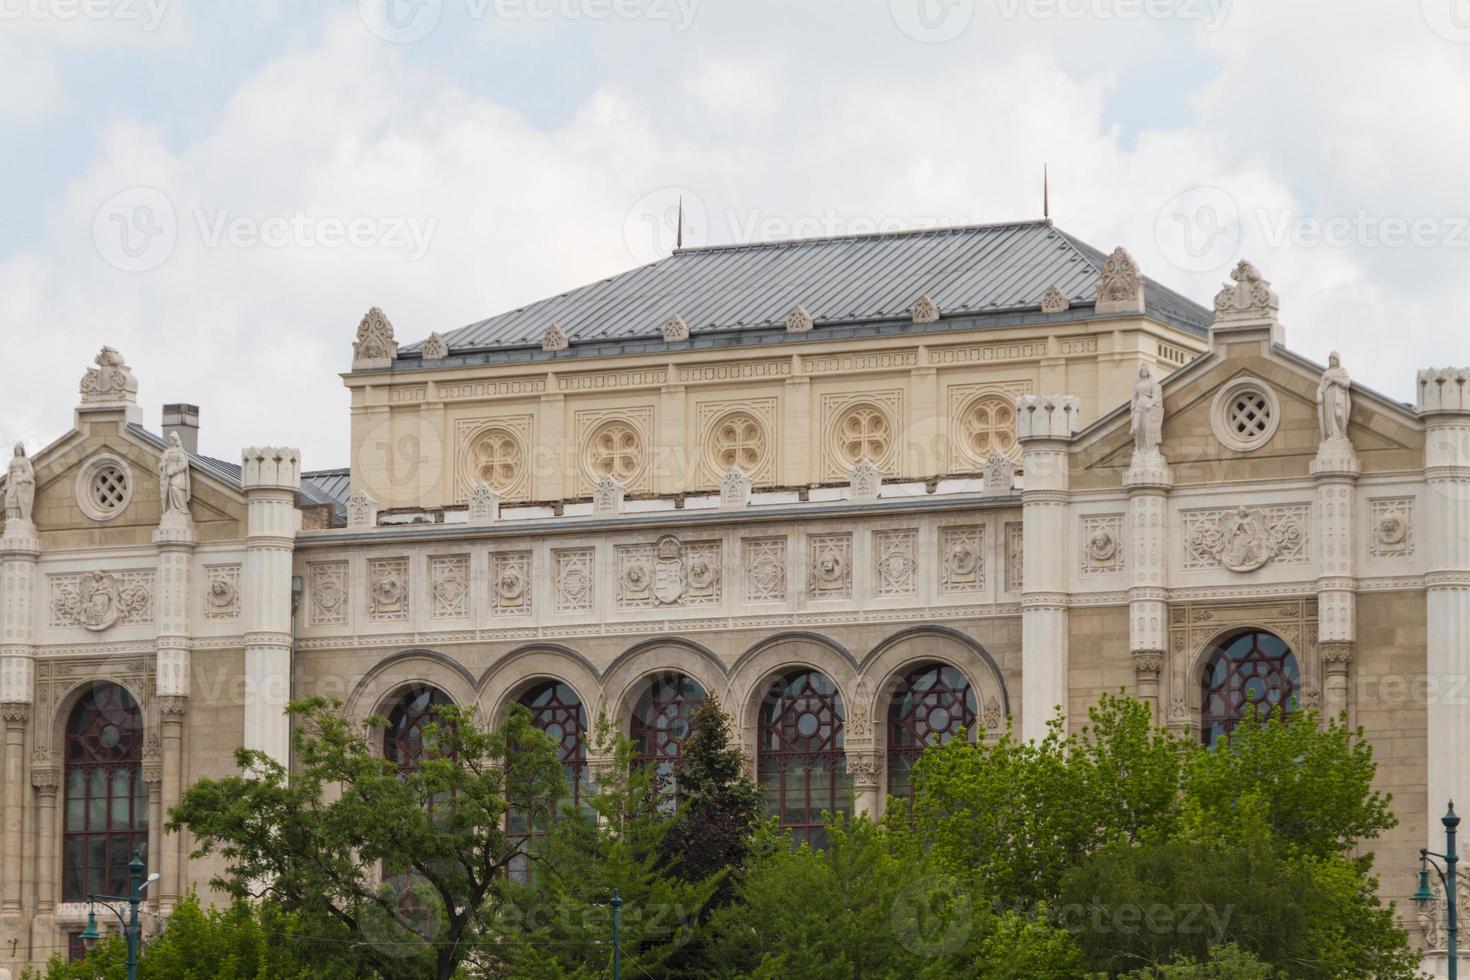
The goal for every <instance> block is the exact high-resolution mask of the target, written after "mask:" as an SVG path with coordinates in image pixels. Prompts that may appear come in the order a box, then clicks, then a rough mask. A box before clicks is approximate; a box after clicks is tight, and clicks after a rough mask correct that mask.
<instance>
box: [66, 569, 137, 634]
mask: <svg viewBox="0 0 1470 980" xmlns="http://www.w3.org/2000/svg"><path fill="white" fill-rule="evenodd" d="M47 579H48V581H49V582H50V585H51V626H52V628H55V629H64V628H67V627H77V626H79V627H81V628H82V629H85V630H90V631H92V632H94V633H100V632H102V631H103V630H105V629H108V628H110V627H112V626H114V625H117V626H142V625H146V624H148V623H151V622H153V573H152V572H151V571H137V572H103V571H96V572H87V573H84V574H81V575H48V576H47Z"/></svg>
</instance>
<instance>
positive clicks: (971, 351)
mask: <svg viewBox="0 0 1470 980" xmlns="http://www.w3.org/2000/svg"><path fill="white" fill-rule="evenodd" d="M1045 356H1046V341H1044V340H1017V341H1013V342H1011V343H999V344H971V345H967V346H964V347H940V348H938V349H934V350H930V351H929V363H930V364H933V365H943V364H989V363H992V362H994V361H1031V360H1037V359H1039V358H1042V357H1045Z"/></svg>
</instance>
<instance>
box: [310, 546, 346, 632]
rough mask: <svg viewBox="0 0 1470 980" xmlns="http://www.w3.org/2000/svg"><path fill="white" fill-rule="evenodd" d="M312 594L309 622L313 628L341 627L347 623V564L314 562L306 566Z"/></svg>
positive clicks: (343, 562)
mask: <svg viewBox="0 0 1470 980" xmlns="http://www.w3.org/2000/svg"><path fill="white" fill-rule="evenodd" d="M306 570H307V571H306V579H307V590H308V591H309V592H310V606H309V609H310V612H309V613H308V617H307V618H308V620H309V622H310V623H311V625H312V626H340V625H342V624H343V623H346V622H347V563H346V562H345V561H329V562H312V563H311V564H310V565H308V566H306Z"/></svg>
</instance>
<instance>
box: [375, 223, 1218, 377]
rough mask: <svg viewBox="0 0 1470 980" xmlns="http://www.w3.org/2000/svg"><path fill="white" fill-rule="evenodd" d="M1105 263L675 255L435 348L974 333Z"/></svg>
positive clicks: (1070, 245) (1031, 238) (815, 243)
mask: <svg viewBox="0 0 1470 980" xmlns="http://www.w3.org/2000/svg"><path fill="white" fill-rule="evenodd" d="M1105 259H1106V255H1105V254H1104V253H1103V252H1101V251H1099V250H1097V249H1095V248H1093V247H1091V246H1090V245H1087V244H1086V243H1084V242H1081V241H1079V240H1077V239H1076V238H1074V237H1072V236H1071V235H1068V234H1066V233H1064V232H1062V231H1059V230H1058V229H1057V228H1056V227H1054V226H1053V225H1052V224H1051V222H1049V221H1026V222H1016V223H1013V224H1001V225H977V226H972V227H964V228H945V229H932V230H924V231H909V232H895V233H890V234H875V235H856V236H850V237H843V238H813V239H802V240H797V241H789V242H765V243H759V244H751V245H718V246H708V247H704V248H686V249H680V250H678V251H676V252H674V254H673V255H671V256H669V257H668V258H666V259H661V260H660V261H658V262H654V263H652V264H650V265H645V266H642V267H641V268H637V269H633V270H631V271H629V272H625V273H622V274H620V275H617V276H613V277H611V278H609V279H604V280H602V281H600V282H595V283H592V284H590V285H587V286H583V287H581V288H579V289H574V290H571V291H570V292H566V293H562V294H560V295H558V296H553V297H551V298H550V299H544V300H539V301H537V302H535V303H531V304H530V305H528V306H524V307H521V308H520V309H517V310H511V311H510V312H508V313H502V314H500V315H499V316H494V317H491V318H490V319H488V320H481V321H480V322H478V323H472V324H470V325H468V326H465V327H461V328H459V329H458V330H452V331H450V332H448V333H446V334H445V335H444V339H445V340H446V341H447V342H448V344H449V347H450V351H451V358H454V357H459V356H462V355H465V354H468V353H471V352H488V351H505V352H510V351H515V350H517V349H519V350H525V349H528V348H529V349H533V350H536V351H539V350H540V346H541V338H542V335H543V334H544V333H545V332H546V329H547V327H549V326H550V325H551V324H552V323H559V324H560V325H561V326H562V327H563V328H564V329H565V330H566V331H567V334H568V335H569V336H570V338H571V342H572V350H571V351H570V352H569V353H572V354H575V353H576V351H577V348H578V347H579V346H583V345H585V347H584V349H587V350H588V351H589V352H592V350H595V351H596V352H597V353H607V352H608V348H609V345H610V344H617V343H622V342H628V341H647V340H655V339H656V340H659V341H660V342H662V330H663V325H664V323H665V322H667V321H668V319H669V318H670V317H671V316H673V315H674V314H676V313H677V314H678V315H679V316H681V317H683V318H684V321H685V322H686V323H688V325H689V329H690V332H691V333H692V334H693V335H694V338H695V342H696V343H697V342H698V338H699V335H700V334H706V335H708V334H711V333H719V332H727V333H737V334H748V335H749V336H748V338H747V339H745V340H743V341H742V340H741V339H738V338H736V339H734V341H733V342H735V343H742V342H748V343H757V342H769V341H768V340H761V339H759V337H758V335H759V334H763V333H766V332H768V331H770V330H771V329H772V328H777V327H781V328H784V325H785V322H786V316H787V314H788V313H790V312H791V310H792V308H793V307H794V306H795V305H796V304H797V303H800V304H802V305H803V306H804V307H805V308H806V310H807V312H809V313H810V314H811V315H812V319H813V321H814V322H815V323H816V325H817V331H818V332H817V334H816V336H818V337H820V336H821V335H822V334H821V329H822V328H823V327H824V326H829V327H831V326H851V325H854V324H861V323H875V322H881V321H891V322H907V321H908V320H909V315H910V311H911V310H912V309H913V306H914V303H915V302H916V301H917V300H918V299H919V297H920V296H921V295H926V294H927V295H928V296H929V297H930V298H931V299H932V300H934V302H935V303H936V305H938V307H939V310H940V314H941V317H942V318H943V319H944V320H951V319H952V318H962V319H965V320H966V321H967V322H966V323H965V324H964V326H965V327H973V326H976V325H985V321H990V320H993V319H994V318H995V314H1010V313H1016V314H1024V313H1031V314H1035V313H1037V312H1039V310H1040V306H1041V297H1042V294H1043V293H1044V292H1045V291H1046V288H1047V287H1048V286H1050V285H1052V284H1053V283H1055V284H1056V285H1057V286H1058V288H1060V289H1061V290H1062V292H1063V293H1065V294H1066V295H1067V297H1068V298H1069V299H1070V300H1071V301H1072V303H1073V305H1074V306H1091V305H1092V304H1093V303H1094V302H1095V300H1096V284H1097V275H1098V271H1099V270H1100V269H1101V267H1102V264H1103V261H1104V260H1105ZM1145 302H1146V304H1147V307H1148V313H1149V315H1151V316H1153V317H1155V318H1157V319H1159V320H1161V321H1164V322H1167V323H1170V324H1173V325H1175V326H1177V327H1179V328H1181V329H1184V330H1188V331H1190V332H1191V333H1195V334H1199V335H1205V334H1207V333H1208V331H1209V325H1210V322H1211V320H1212V316H1211V314H1210V312H1209V311H1208V310H1206V309H1204V308H1203V307H1201V306H1199V305H1198V304H1196V303H1194V302H1192V301H1191V300H1189V299H1186V298H1185V297H1183V296H1181V295H1179V294H1178V293H1175V292H1173V291H1171V290H1169V289H1167V288H1165V287H1163V286H1161V285H1159V284H1158V283H1155V282H1153V281H1151V280H1150V281H1148V282H1147V283H1146V286H1145ZM1077 317H1078V314H1077V312H1076V311H1068V312H1067V313H1062V314H1056V315H1055V319H1057V320H1059V321H1060V320H1070V319H1077ZM1032 318H1033V317H1028V320H1029V319H1032ZM977 321H979V322H977ZM952 326H960V324H953V325H952ZM931 329H932V327H931ZM419 347H420V345H419V344H406V345H404V346H403V347H402V348H400V350H399V356H400V357H401V358H403V359H405V360H417V359H418V351H419ZM561 356H563V357H565V356H567V355H566V353H563V354H562V355H561Z"/></svg>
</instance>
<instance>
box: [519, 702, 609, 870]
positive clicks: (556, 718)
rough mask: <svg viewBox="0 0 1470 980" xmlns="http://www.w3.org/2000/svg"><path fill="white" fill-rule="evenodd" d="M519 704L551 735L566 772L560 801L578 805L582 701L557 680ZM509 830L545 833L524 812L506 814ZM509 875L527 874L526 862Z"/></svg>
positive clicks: (583, 749)
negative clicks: (565, 789) (562, 796)
mask: <svg viewBox="0 0 1470 980" xmlns="http://www.w3.org/2000/svg"><path fill="white" fill-rule="evenodd" d="M521 704H523V705H525V707H526V709H527V710H528V711H530V712H531V724H533V725H535V726H536V727H537V728H539V729H541V731H543V732H545V733H546V734H547V735H548V736H550V737H551V740H552V741H553V742H555V743H556V746H557V755H558V757H559V758H560V759H561V764H562V768H563V769H564V770H565V771H566V780H567V794H566V796H565V797H564V798H563V800H562V802H563V803H567V802H570V803H571V805H572V806H574V807H578V808H580V807H581V805H582V799H583V797H584V796H585V795H587V794H588V792H589V789H590V787H589V785H588V772H587V745H586V738H585V737H584V736H585V735H586V734H587V714H586V712H584V711H583V710H582V700H581V699H580V698H578V697H577V692H576V691H573V690H572V689H571V687H570V686H569V685H566V684H563V683H561V682H560V681H546V682H544V683H541V684H537V685H536V686H535V687H533V688H531V689H530V690H529V691H527V692H526V693H525V694H524V695H522V697H521ZM510 832H511V834H512V835H514V836H518V837H520V838H521V839H523V840H529V839H530V838H534V837H536V836H538V835H540V834H544V833H545V832H546V828H545V827H543V826H539V825H535V826H533V825H532V823H531V821H530V820H529V819H528V818H527V814H526V813H525V812H524V811H518V810H512V811H511V813H510ZM510 872H511V876H512V877H514V878H517V879H520V880H523V881H524V880H528V879H529V877H530V865H529V863H528V862H526V861H524V860H518V861H516V862H514V863H513V864H512V865H511V869H510Z"/></svg>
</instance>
